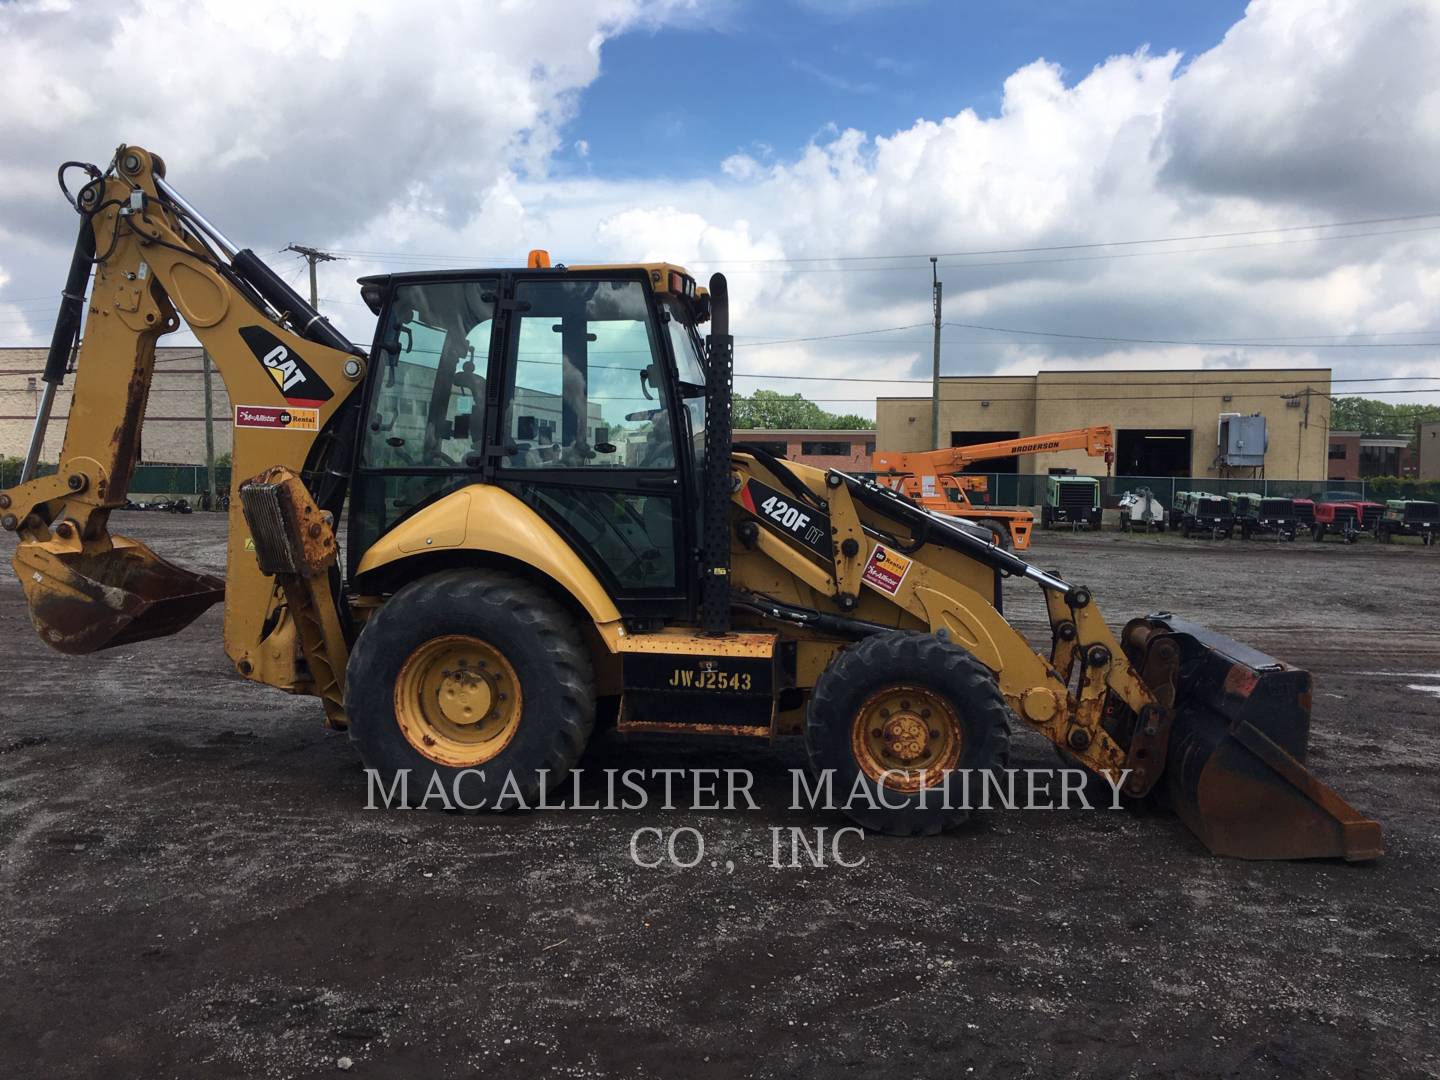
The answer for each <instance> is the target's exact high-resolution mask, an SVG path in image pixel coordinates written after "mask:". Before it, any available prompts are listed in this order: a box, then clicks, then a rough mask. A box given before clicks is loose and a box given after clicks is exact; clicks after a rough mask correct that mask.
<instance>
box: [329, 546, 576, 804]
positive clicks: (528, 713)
mask: <svg viewBox="0 0 1440 1080" xmlns="http://www.w3.org/2000/svg"><path fill="white" fill-rule="evenodd" d="M452 634H465V635H469V636H472V637H476V638H480V639H481V640H482V641H485V642H487V643H489V644H490V645H491V646H492V647H494V648H495V649H497V650H498V651H499V652H500V653H501V654H502V655H503V656H504V657H505V659H506V660H507V661H509V663H510V665H511V666H512V667H513V668H514V670H515V675H516V678H517V680H518V681H519V683H520V693H521V695H522V701H523V706H522V711H521V716H520V723H519V727H518V728H517V730H516V731H515V734H514V736H513V737H512V738H511V740H510V742H509V744H508V745H507V746H506V747H505V748H504V749H503V750H502V751H501V752H500V753H499V754H497V755H496V756H495V757H493V758H491V759H490V760H488V761H486V762H484V763H483V764H481V765H478V766H476V768H475V769H474V770H471V771H470V772H469V773H468V774H467V775H466V776H465V777H464V780H463V783H462V784H461V786H460V788H459V791H460V793H461V797H462V798H463V799H464V801H465V802H466V803H469V804H475V803H477V802H479V800H481V799H483V800H484V805H485V806H486V807H487V808H488V807H495V806H496V802H497V800H499V798H500V796H501V794H502V791H503V790H504V787H505V780H506V777H507V775H513V777H514V787H513V788H512V789H511V790H512V791H514V790H518V791H519V792H520V793H521V795H522V797H523V799H524V801H525V805H526V806H529V805H533V804H534V802H535V799H536V796H538V795H539V793H540V783H541V778H540V772H541V770H548V773H547V774H546V778H545V782H546V784H547V786H548V787H549V789H550V790H552V791H553V790H555V787H556V785H557V784H558V783H559V781H560V780H561V779H562V778H563V777H564V776H565V774H566V773H568V772H569V771H570V769H571V768H572V767H573V766H574V765H575V763H576V762H577V761H578V760H579V759H580V755H581V753H582V752H583V751H584V749H585V744H586V742H587V741H588V740H589V738H590V733H591V731H592V730H593V729H594V726H595V673H594V670H593V667H592V665H591V661H590V653H589V650H588V649H586V647H585V643H584V641H583V639H582V638H581V636H580V630H579V628H578V627H577V626H576V624H575V619H574V618H573V617H572V616H571V615H570V614H569V613H568V612H567V611H566V610H565V609H564V608H563V607H562V606H561V605H560V604H558V603H556V601H555V600H554V599H553V598H552V597H551V596H549V595H548V594H547V593H546V592H545V591H544V590H542V589H539V588H537V587H536V586H534V585H532V584H531V583H529V582H527V581H524V580H523V579H521V578H517V577H515V576H514V575H512V574H507V573H504V572H503V571H496V570H482V569H461V570H445V571H441V572H440V573H437V574H431V575H429V576H427V577H423V578H420V579H418V580H416V581H413V582H411V583H410V584H408V585H406V586H404V587H403V588H402V589H400V590H399V591H398V592H397V593H396V594H395V595H394V596H393V597H391V599H390V600H389V601H388V602H387V603H386V604H385V606H384V607H382V608H381V609H380V610H379V611H378V612H376V613H375V615H374V616H372V617H371V619H370V620H369V622H368V623H366V625H365V628H364V629H363V630H362V631H361V633H360V637H359V640H357V641H356V643H355V648H354V651H352V652H351V654H350V662H349V664H348V666H347V667H346V676H345V711H346V713H347V714H348V715H349V717H350V741H351V742H352V743H354V744H355V747H356V749H357V750H358V751H359V753H360V757H361V760H362V761H363V762H364V763H365V765H366V767H367V768H369V769H374V770H376V772H378V773H379V775H380V777H381V779H382V780H383V781H384V783H385V785H386V790H390V785H391V784H392V783H393V781H394V778H395V775H396V774H397V773H398V772H399V771H400V770H403V769H409V770H410V773H409V776H408V785H407V787H408V791H409V792H410V793H411V797H412V799H413V798H417V797H418V796H415V795H414V793H415V792H417V791H418V792H421V793H423V792H424V791H425V790H426V788H427V785H429V784H430V783H431V782H432V777H433V776H434V775H435V774H438V775H439V778H440V783H441V784H443V785H444V788H445V791H446V792H447V793H452V792H454V791H455V790H456V788H455V787H454V785H455V782H456V778H457V777H458V776H459V775H460V774H461V773H462V772H464V771H465V770H463V769H460V768H456V767H453V766H449V765H441V764H438V763H437V762H434V761H431V760H430V759H429V758H427V757H425V756H424V755H423V754H421V753H420V752H419V751H418V750H417V749H416V748H415V747H414V746H412V745H411V744H410V742H409V740H407V739H406V738H405V735H404V734H403V733H402V732H401V730H400V726H399V724H398V723H397V722H396V719H395V681H396V677H397V676H398V674H399V672H400V668H401V666H402V665H403V664H404V663H405V661H406V659H408V658H409V656H410V655H411V653H413V652H414V651H415V650H416V649H417V648H419V647H420V646H421V645H423V644H425V643H426V642H427V641H430V640H433V639H434V638H438V637H444V636H447V635H452ZM481 771H483V772H484V776H483V778H482V777H480V776H479V775H478V773H479V772H481ZM499 808H500V809H512V808H518V807H516V806H515V803H514V800H513V798H508V799H506V800H505V802H504V804H503V805H501V806H500V807H499Z"/></svg>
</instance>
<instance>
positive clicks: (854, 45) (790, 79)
mask: <svg viewBox="0 0 1440 1080" xmlns="http://www.w3.org/2000/svg"><path fill="white" fill-rule="evenodd" d="M1244 10H1245V4H1244V3H1241V2H1239V0H1174V2H1154V0H1150V2H1145V0H1094V2H1089V3H1080V2H1064V0H975V2H958V0H957V2H930V3H906V2H897V3H885V2H883V0H882V2H864V0H860V2H855V3H845V2H844V0H835V2H832V3H824V2H820V0H817V2H813V3H812V2H806V0H772V2H768V3H767V2H762V0H740V2H737V3H736V4H735V5H734V6H733V7H731V8H730V9H729V10H728V11H725V12H723V13H721V14H718V15H715V16H713V17H712V18H710V19H708V20H701V19H700V18H698V17H697V18H696V19H694V20H689V21H688V22H687V24H686V25H681V26H668V27H665V28H662V29H659V30H656V31H647V30H634V31H631V32H630V33H626V34H622V35H620V36H618V37H616V38H613V39H611V40H609V41H607V42H606V43H605V47H604V51H603V53H602V67H601V74H600V77H599V78H598V79H597V80H596V81H595V82H593V83H592V84H591V85H590V86H589V87H588V88H587V89H586V90H585V93H584V95H583V96H582V98H581V101H580V108H579V113H578V115H577V116H576V118H575V120H574V121H573V122H572V123H571V124H570V125H568V128H567V134H568V135H569V136H570V139H569V141H568V146H567V149H566V151H565V152H564V153H563V154H562V155H561V157H560V161H559V166H560V171H561V172H562V173H563V172H576V173H581V174H583V173H585V172H587V171H588V172H591V173H592V174H593V175H595V176H597V177H604V178H611V177H639V176H653V175H657V174H660V173H663V174H664V175H667V176H671V177H676V176H695V175H698V174H700V173H703V172H704V171H706V170H707V169H714V168H715V163H716V162H717V161H719V160H721V159H722V158H724V157H726V156H728V155H730V154H732V153H736V152H745V153H748V154H750V155H751V156H752V157H756V158H757V159H760V160H763V157H762V153H763V148H765V147H769V148H772V149H773V150H774V151H775V152H776V153H778V154H779V155H780V156H781V157H786V158H788V157H790V156H791V155H793V153H794V151H795V150H796V149H797V148H799V147H801V146H804V145H805V144H806V143H807V142H808V141H809V140H810V139H811V138H812V137H814V136H816V135H817V133H822V132H823V131H824V129H825V128H826V126H827V125H830V124H835V125H838V126H839V127H841V128H846V127H853V128H859V129H861V130H864V131H866V132H868V133H870V134H871V135H876V134H879V135H886V134H889V133H891V132H893V131H897V130H900V129H903V128H906V127H909V126H910V125H911V124H912V123H914V122H915V121H916V120H917V119H919V118H921V117H925V118H929V119H938V118H940V117H944V116H950V115H954V114H955V113H957V112H960V111H961V110H962V109H965V108H971V109H974V110H975V111H976V112H977V113H979V114H980V115H981V116H990V115H993V114H995V113H996V112H997V111H998V110H999V108H1000V101H1001V87H1002V86H1003V84H1004V81H1005V79H1006V77H1007V76H1009V75H1010V74H1011V73H1012V72H1013V71H1015V70H1016V69H1017V68H1020V67H1022V66H1024V65H1025V64H1027V63H1029V62H1031V61H1033V60H1036V59H1039V58H1042V57H1043V58H1044V59H1046V60H1050V61H1052V62H1056V63H1059V64H1060V65H1061V66H1062V67H1063V68H1064V69H1065V72H1066V79H1067V82H1070V81H1074V80H1078V79H1079V78H1082V77H1083V76H1084V75H1085V74H1086V73H1088V72H1089V71H1090V70H1091V68H1093V67H1094V66H1095V65H1097V64H1099V63H1102V62H1103V61H1104V60H1105V59H1106V58H1107V57H1110V56H1112V55H1115V54H1117V53H1130V52H1134V51H1135V50H1136V49H1138V48H1140V47H1141V46H1144V45H1148V46H1149V47H1150V49H1151V51H1152V52H1155V53H1164V52H1167V51H1169V50H1170V49H1177V50H1179V51H1181V52H1182V53H1184V54H1185V56H1186V57H1191V56H1195V55H1197V54H1199V53H1201V52H1203V51H1205V50H1207V49H1209V48H1211V47H1212V46H1214V45H1216V44H1217V43H1218V42H1219V41H1220V40H1221V39H1222V38H1223V37H1224V35H1225V31H1226V30H1227V29H1228V28H1229V27H1230V26H1231V25H1232V24H1233V23H1234V22H1235V21H1236V20H1237V19H1239V18H1240V16H1241V15H1242V14H1243V13H1244ZM578 140H584V141H585V142H586V143H587V144H588V149H589V153H588V155H587V156H584V157H583V158H582V156H581V155H580V154H579V153H578V152H577V150H576V148H575V145H574V144H575V142H576V141H578Z"/></svg>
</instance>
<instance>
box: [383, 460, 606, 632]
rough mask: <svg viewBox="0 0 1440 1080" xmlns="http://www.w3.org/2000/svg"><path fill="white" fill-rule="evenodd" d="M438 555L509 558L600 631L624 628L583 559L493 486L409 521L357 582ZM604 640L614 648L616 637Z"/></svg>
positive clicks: (463, 493)
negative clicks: (562, 595) (546, 581)
mask: <svg viewBox="0 0 1440 1080" xmlns="http://www.w3.org/2000/svg"><path fill="white" fill-rule="evenodd" d="M436 551H477V552H492V553H494V554H497V555H504V556H506V557H507V558H510V559H514V560H515V561H516V562H521V563H524V564H526V565H527V566H532V567H534V568H535V569H536V570H537V571H539V572H540V573H542V574H544V575H545V576H546V577H548V578H550V579H551V580H552V581H554V582H555V583H556V584H557V585H559V586H560V587H561V588H562V589H564V590H565V591H566V592H568V593H569V594H570V595H571V596H573V597H574V598H575V599H576V601H577V602H579V604H580V605H581V606H582V607H583V608H584V609H585V611H586V613H587V614H588V615H589V616H590V617H591V618H592V619H594V620H595V622H596V624H597V625H600V626H604V625H606V624H611V625H617V626H618V624H619V622H620V611H619V609H618V608H616V606H615V602H614V601H613V600H611V599H610V594H609V593H607V592H606V591H605V588H604V586H602V585H601V584H600V581H599V579H598V578H596V577H595V575H594V573H592V572H591V570H590V568H589V567H588V566H586V565H585V563H584V562H583V561H582V560H581V559H580V556H578V555H577V554H575V551H574V550H573V549H572V548H571V547H569V546H568V545H567V544H566V543H565V542H564V541H563V540H562V539H561V538H560V537H559V535H558V534H557V533H556V532H555V530H554V529H553V528H552V527H551V526H549V525H547V524H546V523H545V521H544V520H543V519H542V518H541V517H540V515H539V514H537V513H536V512H535V511H534V510H532V509H531V508H530V507H529V506H527V505H526V504H525V503H523V502H521V501H520V500H519V499H517V498H516V497H515V496H514V495H511V494H510V493H509V492H508V491H504V490H502V489H501V488H498V487H492V486H490V485H488V484H473V485H471V486H470V487H466V488H461V489H460V490H459V491H453V492H451V493H450V494H449V495H446V496H445V497H444V498H441V499H437V500H436V501H435V502H433V503H431V504H430V505H429V506H427V507H425V508H424V509H422V510H420V511H418V512H417V513H415V514H414V515H412V516H411V517H409V518H406V519H405V520H404V521H402V522H401V523H400V524H398V525H396V526H395V527H394V528H393V529H391V530H390V531H389V532H388V533H386V534H385V535H384V536H382V537H381V538H380V539H379V540H377V541H376V542H375V543H374V544H373V545H371V547H370V550H369V551H367V552H366V553H365V557H364V558H363V559H361V560H360V565H359V566H358V567H356V569H355V577H356V578H357V579H363V578H364V576H365V575H366V574H369V573H371V572H372V571H375V570H378V569H380V568H381V567H383V566H389V565H391V564H393V563H396V562H399V561H400V560H401V559H405V558H409V557H411V556H414V555H419V554H422V553H431V552H436ZM602 636H603V637H604V638H605V639H606V642H607V644H609V643H610V642H611V637H612V635H610V634H602ZM612 647H613V646H612Z"/></svg>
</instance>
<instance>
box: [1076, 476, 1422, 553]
mask: <svg viewBox="0 0 1440 1080" xmlns="http://www.w3.org/2000/svg"><path fill="white" fill-rule="evenodd" d="M1096 527H1098V526H1096ZM1167 528H1169V529H1174V530H1176V531H1178V532H1181V533H1183V534H1184V535H1185V536H1187V537H1189V536H1208V537H1211V538H1213V539H1224V540H1228V539H1230V538H1231V537H1232V536H1233V535H1234V534H1235V532H1236V530H1237V529H1238V530H1239V532H1240V536H1241V538H1242V539H1245V540H1251V539H1254V538H1256V537H1270V538H1273V539H1275V540H1294V539H1295V537H1296V536H1298V535H1299V534H1300V533H1302V532H1308V533H1309V534H1310V538H1311V539H1312V540H1316V541H1320V540H1325V539H1326V538H1328V537H1339V538H1340V539H1342V540H1343V541H1344V542H1345V543H1347V544H1351V543H1354V542H1355V541H1356V540H1358V539H1359V538H1360V537H1362V536H1370V537H1373V538H1374V539H1375V540H1376V541H1377V542H1379V543H1382V544H1388V543H1390V542H1391V541H1392V540H1394V538H1395V537H1397V536H1415V537H1419V538H1420V542H1421V543H1422V544H1425V545H1427V546H1428V545H1430V544H1433V543H1434V542H1435V538H1436V536H1437V535H1440V504H1437V503H1434V502H1431V501H1429V500H1422V499H1391V500H1389V501H1388V502H1385V503H1377V502H1368V501H1366V500H1364V499H1361V498H1359V497H1358V496H1357V495H1356V494H1355V493H1354V492H1350V491H1327V492H1324V493H1323V494H1321V495H1320V496H1318V497H1317V498H1314V499H1287V498H1284V497H1281V496H1269V495H1257V494H1255V493H1253V492H1244V491H1232V492H1230V493H1229V494H1227V495H1217V494H1215V493H1213V492H1206V491H1181V492H1177V493H1176V496H1175V505H1174V506H1172V507H1171V508H1170V509H1169V510H1166V509H1164V507H1162V506H1161V505H1160V501H1159V500H1158V499H1156V498H1155V496H1154V494H1153V493H1152V492H1151V491H1150V490H1149V489H1147V488H1139V489H1137V490H1135V491H1127V492H1126V493H1125V494H1124V495H1123V496H1122V497H1121V499H1120V529H1121V531H1122V532H1131V531H1140V532H1148V531H1150V530H1152V529H1154V530H1156V531H1159V532H1164V531H1165V530H1166V529H1167Z"/></svg>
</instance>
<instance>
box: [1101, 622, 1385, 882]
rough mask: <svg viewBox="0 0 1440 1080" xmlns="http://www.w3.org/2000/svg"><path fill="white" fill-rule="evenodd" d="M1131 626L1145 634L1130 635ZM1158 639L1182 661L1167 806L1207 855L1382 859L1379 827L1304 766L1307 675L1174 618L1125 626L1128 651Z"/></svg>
mask: <svg viewBox="0 0 1440 1080" xmlns="http://www.w3.org/2000/svg"><path fill="white" fill-rule="evenodd" d="M1136 624H1139V625H1140V626H1142V627H1144V628H1145V629H1146V630H1147V631H1149V633H1148V634H1144V633H1142V634H1136V635H1133V636H1132V632H1131V628H1132V627H1135V626H1136ZM1156 631H1159V632H1160V633H1159V634H1156V633H1155V632H1156ZM1159 636H1163V637H1168V638H1170V639H1171V640H1173V641H1174V642H1175V643H1176V644H1177V645H1178V646H1179V648H1180V656H1181V660H1180V675H1179V680H1178V686H1177V694H1176V702H1175V717H1174V722H1173V726H1172V729H1171V734H1170V747H1169V755H1168V759H1167V763H1166V768H1165V775H1164V777H1163V780H1162V790H1163V798H1164V801H1165V802H1167V803H1168V804H1169V805H1170V806H1171V807H1172V808H1173V809H1174V810H1175V812H1176V813H1177V814H1178V815H1179V816H1180V819H1181V820H1182V821H1184V822H1185V824H1186V825H1187V826H1188V827H1189V829H1190V831H1191V832H1193V833H1194V834H1195V835H1196V836H1197V837H1199V838H1200V840H1201V842H1202V843H1204V844H1205V846H1206V847H1207V848H1209V849H1210V851H1211V852H1213V853H1214V854H1216V855H1225V856H1230V857H1233V858H1240V859H1320V858H1343V859H1346V860H1349V861H1352V862H1359V861H1364V860H1368V859H1376V858H1379V857H1380V856H1381V855H1382V854H1384V850H1385V849H1384V843H1383V840H1382V838H1381V832H1380V825H1379V823H1377V822H1375V821H1371V820H1370V819H1368V818H1366V817H1365V816H1364V815H1362V814H1360V813H1359V812H1358V811H1357V810H1355V809H1354V808H1353V807H1352V806H1350V805H1349V804H1348V803H1347V802H1346V801H1345V800H1344V799H1342V798H1341V797H1340V796H1339V795H1337V794H1336V793H1335V792H1334V791H1333V790H1331V789H1330V788H1329V787H1327V786H1326V785H1325V784H1323V783H1322V782H1321V781H1320V780H1319V779H1317V778H1316V777H1315V775H1314V774H1313V773H1311V772H1310V770H1309V769H1307V768H1306V767H1305V764H1304V762H1305V754H1306V748H1307V745H1308V743H1309V737H1310V688H1311V681H1310V673H1309V672H1307V671H1304V670H1302V669H1300V668H1297V667H1293V666H1291V665H1289V664H1285V663H1282V662H1280V661H1278V660H1276V659H1275V658H1274V657H1271V656H1267V655H1266V654H1264V653H1262V652H1259V651H1258V650H1256V649H1252V648H1250V647H1249V646H1248V645H1244V644H1242V643H1241V642H1238V641H1235V640H1233V639H1231V638H1228V637H1226V636H1224V635H1223V634H1218V633H1215V632H1214V631H1211V630H1208V629H1206V628H1205V627H1202V626H1199V625H1197V624H1195V623H1191V622H1188V621H1186V620H1183V619H1178V618H1175V617H1174V616H1171V615H1156V616H1151V617H1150V618H1148V619H1143V620H1136V622H1135V623H1132V624H1131V627H1127V632H1126V647H1127V652H1128V651H1130V649H1131V648H1135V649H1140V648H1143V647H1144V646H1143V645H1141V644H1140V642H1141V641H1144V640H1146V639H1153V637H1159ZM1131 659H1132V662H1134V661H1135V660H1137V659H1138V657H1136V656H1132V657H1131Z"/></svg>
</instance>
